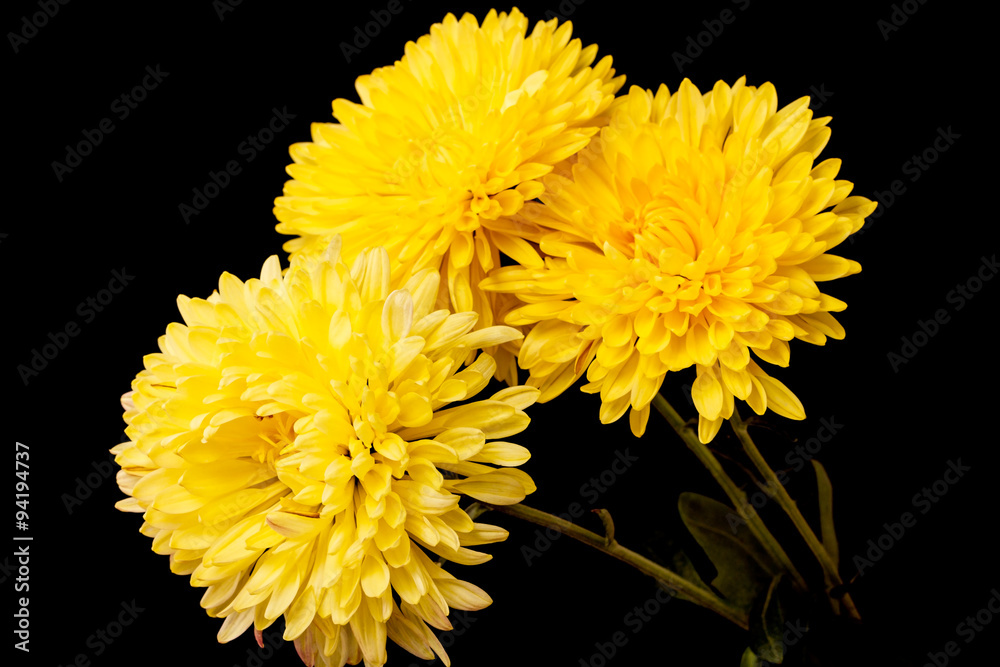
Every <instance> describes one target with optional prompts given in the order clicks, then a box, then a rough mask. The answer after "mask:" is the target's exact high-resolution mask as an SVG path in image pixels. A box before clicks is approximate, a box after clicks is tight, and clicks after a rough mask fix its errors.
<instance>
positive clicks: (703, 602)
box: [488, 504, 749, 630]
mask: <svg viewBox="0 0 1000 667" xmlns="http://www.w3.org/2000/svg"><path fill="white" fill-rule="evenodd" d="M488 507H489V508H490V509H493V510H496V511H497V512H503V513H504V514H509V515H510V516H513V517H517V518H518V519H523V520H525V521H529V522H531V523H533V524H535V525H538V526H542V527H544V528H552V529H554V530H558V531H559V532H560V533H562V534H563V535H567V536H569V537H572V538H573V539H574V540H577V541H579V542H583V543H584V544H586V545H587V546H590V547H593V548H594V549H597V550H598V551H601V552H603V553H606V554H608V555H609V556H613V557H614V558H617V559H618V560H620V561H622V562H624V563H627V564H629V565H631V566H632V567H634V568H635V569H637V570H639V571H640V572H642V573H643V574H646V575H649V576H651V577H653V578H654V579H656V580H658V581H660V582H663V583H664V584H666V585H667V586H669V587H670V588H672V589H673V590H674V591H676V592H677V593H679V594H681V595H683V596H684V598H686V599H688V600H690V601H691V602H694V603H695V604H697V605H700V606H702V607H705V608H706V609H710V610H711V611H714V612H715V613H717V614H718V615H720V616H722V617H723V618H725V619H727V620H730V621H732V622H733V623H735V624H736V625H738V626H739V627H741V628H743V629H744V630H747V629H748V628H749V620H748V618H747V614H746V612H744V611H743V610H741V609H739V608H737V607H734V606H733V605H731V604H730V603H728V602H726V601H725V600H723V599H722V598H720V597H718V596H717V595H715V594H714V593H713V592H712V591H710V590H708V589H707V588H704V587H702V586H699V585H697V584H695V583H692V582H690V581H688V580H687V579H685V578H684V577H682V576H681V575H679V574H677V573H676V572H672V571H670V570H668V569H667V568H665V567H663V566H662V565H660V564H659V563H656V562H654V561H651V560H650V559H648V558H646V557H645V556H641V555H639V554H637V553H636V552H634V551H632V550H631V549H626V548H625V547H623V546H622V545H620V544H618V542H616V541H615V540H614V536H613V535H612V536H604V535H598V534H597V533H594V532H591V531H589V530H587V529H586V528H581V527H580V526H578V525H576V524H575V523H571V522H569V521H566V520H565V519H561V518H559V517H557V516H554V515H552V514H549V513H548V512H543V511H541V510H537V509H535V508H533V507H528V506H527V505H522V504H517V505H488ZM606 515H607V513H606V512H605V513H604V514H602V516H601V518H602V521H604V524H605V526H608V525H609V522H610V517H607V516H606Z"/></svg>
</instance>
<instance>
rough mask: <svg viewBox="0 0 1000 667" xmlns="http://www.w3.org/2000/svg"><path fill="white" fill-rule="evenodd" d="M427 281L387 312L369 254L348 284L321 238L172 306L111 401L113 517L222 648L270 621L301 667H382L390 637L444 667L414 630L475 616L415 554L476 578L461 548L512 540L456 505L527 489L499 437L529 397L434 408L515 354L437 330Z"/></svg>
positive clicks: (467, 333)
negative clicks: (211, 627)
mask: <svg viewBox="0 0 1000 667" xmlns="http://www.w3.org/2000/svg"><path fill="white" fill-rule="evenodd" d="M438 281H439V277H438V274H437V273H436V272H434V271H433V270H430V269H427V270H425V271H421V272H418V273H417V274H416V275H414V276H413V277H412V278H411V279H410V280H409V281H408V283H407V285H406V288H405V289H401V290H396V291H391V292H390V291H389V289H388V285H389V259H388V255H387V254H386V251H385V250H384V249H382V248H377V249H375V250H370V251H365V252H362V253H361V254H360V255H358V257H357V259H356V261H355V262H354V263H353V266H352V267H351V268H348V267H347V265H346V264H344V263H342V262H341V261H340V260H339V239H334V241H333V243H331V246H330V248H329V249H328V251H327V253H326V254H325V255H324V256H323V257H321V258H320V259H307V258H303V259H296V260H294V261H293V262H292V266H291V268H289V269H288V271H286V272H285V274H284V275H282V272H281V268H280V265H279V263H278V259H277V258H276V257H271V258H270V259H269V260H268V261H267V262H266V263H265V264H264V268H263V270H262V272H261V277H260V279H259V280H257V279H252V280H249V281H247V282H246V283H243V282H240V281H239V280H238V279H237V278H235V277H234V276H232V275H230V274H228V273H226V274H223V275H222V277H221V279H220V280H219V289H218V291H217V292H214V293H213V294H212V295H211V296H210V297H209V298H208V299H207V300H202V299H190V298H188V297H184V296H181V297H179V299H178V305H179V307H180V311H181V314H182V315H183V317H184V321H185V322H186V324H178V323H174V324H171V325H170V326H168V327H167V332H166V335H165V336H162V337H161V338H160V340H159V346H160V350H161V352H160V353H158V354H150V355H148V356H146V357H145V359H144V365H145V370H143V371H141V372H140V373H139V374H138V375H137V376H136V379H135V380H134V381H133V383H132V389H133V391H132V392H131V394H130V395H129V396H128V398H127V400H126V401H124V402H123V405H125V408H126V412H125V420H126V422H128V428H127V430H126V433H127V435H128V436H129V438H130V441H129V442H126V443H123V444H122V445H119V446H118V447H115V448H114V449H113V450H112V452H113V453H115V454H116V461H117V462H118V463H119V465H120V466H121V468H122V470H121V472H119V473H118V482H119V485H120V487H121V489H122V491H124V492H125V493H126V494H127V495H128V496H130V497H129V498H127V499H125V500H122V501H120V502H119V503H118V504H117V507H118V508H119V509H121V510H124V511H128V512H142V513H143V519H144V520H145V522H144V523H143V525H142V528H141V532H142V533H143V534H144V535H146V536H148V537H151V538H153V551H155V552H156V553H159V554H163V555H169V556H170V568H171V570H172V571H173V572H175V573H177V574H190V575H191V585H192V586H198V587H207V590H206V591H205V595H204V597H203V598H202V606H203V607H204V608H205V609H206V610H207V611H208V614H209V615H210V616H213V617H215V616H218V617H224V618H225V622H224V623H223V624H222V628H221V629H220V631H219V641H222V642H226V641H229V640H231V639H233V638H234V637H237V636H238V635H240V634H241V633H243V632H244V630H246V629H247V628H248V627H249V626H250V625H251V624H253V625H254V627H255V629H256V631H257V633H258V638H259V637H260V634H259V633H260V631H262V630H263V629H264V628H266V627H268V626H269V625H271V624H272V623H273V622H274V621H275V620H276V619H277V618H278V617H280V616H282V615H284V626H285V630H284V638H285V639H286V640H293V639H294V640H295V645H296V648H297V649H298V651H299V654H300V655H301V656H302V658H303V660H304V661H305V662H306V664H308V665H313V664H316V665H324V666H325V665H335V666H340V665H344V664H352V665H354V664H357V663H358V662H359V661H361V660H364V663H365V665H367V666H369V667H370V666H374V665H382V664H384V663H385V661H386V646H385V645H386V637H388V638H390V639H392V640H393V641H395V642H396V643H397V644H399V645H400V646H402V647H404V648H405V649H407V650H408V651H410V652H412V653H413V654H414V655H417V656H419V657H421V658H425V659H433V657H434V653H437V654H438V655H439V656H440V657H441V659H442V660H443V661H444V662H445V664H448V659H447V655H446V654H445V652H444V649H443V648H442V646H441V644H440V643H439V642H438V640H437V639H436V637H435V636H434V634H433V633H432V632H431V630H430V629H429V628H428V625H430V626H433V627H435V628H438V629H441V630H448V629H450V628H451V626H450V624H449V621H448V618H447V615H448V611H449V608H455V609H463V610H474V609H481V608H483V607H485V606H487V605H488V604H490V602H491V600H490V598H489V596H488V595H487V594H486V593H485V592H484V591H482V590H481V589H479V588H478V587H476V586H474V585H472V584H470V583H467V582H464V581H460V580H458V579H456V578H455V577H453V576H452V575H451V574H449V573H448V572H446V571H445V570H444V569H442V567H441V566H440V565H439V564H438V563H437V562H435V560H432V556H430V555H429V554H436V555H437V556H439V557H441V558H444V559H446V560H450V561H453V562H456V563H461V564H465V565H469V564H477V563H482V562H484V561H487V560H489V559H490V556H489V555H488V554H483V553H480V552H478V551H475V550H472V549H470V548H468V547H471V546H475V545H480V544H488V543H492V542H498V541H502V540H504V539H505V538H506V536H507V532H506V531H505V530H503V529H502V528H498V527H496V526H491V525H486V524H481V523H475V522H473V520H472V518H470V516H469V515H468V514H467V513H466V512H465V511H464V510H463V509H461V508H460V507H459V500H460V497H461V496H462V495H465V496H469V497H471V498H476V499H479V500H482V501H485V502H488V503H495V504H511V503H516V502H519V501H520V500H522V499H523V498H524V496H525V494H526V493H530V492H532V491H533V490H534V488H535V487H534V484H533V483H532V481H531V479H530V478H529V477H528V476H527V475H526V474H525V473H524V472H522V471H520V470H517V469H515V468H513V467H512V466H518V465H520V464H521V463H523V462H524V461H526V460H527V459H528V456H529V454H528V451H527V450H526V449H524V448H523V447H520V446H518V445H515V444H512V443H508V442H504V441H497V440H495V439H496V438H505V437H507V436H510V435H513V434H515V433H519V432H520V431H522V430H523V429H524V428H525V426H527V424H528V417H527V415H526V414H525V413H524V408H526V407H527V406H528V405H530V404H532V403H533V402H534V401H535V399H536V397H537V394H538V391H537V390H536V389H533V388H530V387H512V388H508V389H504V390H502V391H500V392H498V393H496V394H494V395H493V396H492V397H491V398H490V399H488V400H479V401H475V402H468V403H464V404H462V405H459V406H456V407H450V408H449V407H447V406H448V405H449V404H451V403H455V402H457V401H464V400H465V399H467V398H470V397H472V396H474V395H476V394H477V393H478V392H480V391H481V390H482V389H483V388H484V387H485V386H486V385H487V383H488V382H489V380H490V378H491V376H492V375H493V370H494V361H493V359H492V358H490V357H489V356H488V355H485V354H482V355H480V356H479V357H478V359H477V360H476V362H475V363H473V364H472V365H471V366H469V367H467V368H464V369H462V362H463V360H464V359H465V358H466V357H467V355H468V352H469V351H470V350H475V349H477V348H480V347H482V346H485V345H497V344H499V343H502V342H505V341H508V340H511V339H513V338H517V337H519V336H520V334H519V333H518V332H517V331H516V330H514V329H512V328H510V327H504V326H497V327H490V328H487V329H481V330H478V331H472V329H473V327H474V325H475V324H476V321H477V319H478V318H477V315H476V314H475V313H469V312H465V313H457V314H450V313H449V312H448V311H445V310H433V305H434V300H435V295H436V294H437V291H438ZM495 466H499V467H495Z"/></svg>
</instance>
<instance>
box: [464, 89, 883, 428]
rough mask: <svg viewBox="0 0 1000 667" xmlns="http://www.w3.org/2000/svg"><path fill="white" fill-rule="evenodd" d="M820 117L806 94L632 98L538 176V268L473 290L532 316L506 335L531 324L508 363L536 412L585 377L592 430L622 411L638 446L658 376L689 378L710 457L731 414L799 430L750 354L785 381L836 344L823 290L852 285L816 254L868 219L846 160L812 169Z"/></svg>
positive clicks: (834, 259)
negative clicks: (791, 370)
mask: <svg viewBox="0 0 1000 667" xmlns="http://www.w3.org/2000/svg"><path fill="white" fill-rule="evenodd" d="M829 120H830V119H829V118H816V119H814V118H812V112H811V111H810V110H809V98H808V97H803V98H801V99H799V100H796V101H795V102H793V103H792V104H790V105H788V106H786V107H784V108H782V109H781V110H780V111H779V110H778V103H777V95H776V94H775V90H774V87H773V86H772V85H771V84H770V83H765V84H764V85H763V86H761V87H760V88H754V87H753V86H747V85H745V82H744V79H740V80H739V81H737V82H736V84H735V85H734V86H733V87H732V88H730V87H729V86H728V85H726V84H725V83H723V82H721V81H720V82H718V83H717V84H716V85H715V87H714V88H713V89H712V91H711V92H709V93H706V94H704V95H703V94H702V93H700V92H699V91H698V89H697V88H696V87H695V86H694V85H693V84H692V83H691V82H690V81H688V80H687V79H685V80H684V82H683V83H682V84H681V86H680V89H679V90H678V92H677V93H675V94H673V95H671V94H670V92H669V91H668V90H667V88H666V86H660V89H659V90H658V91H657V92H656V94H655V95H654V94H653V93H652V91H647V90H642V89H639V88H636V87H633V88H632V89H631V90H630V91H629V94H628V95H627V96H626V97H625V99H624V100H623V103H622V104H621V105H620V106H616V111H615V113H614V115H613V117H612V119H611V123H610V125H609V126H607V127H605V128H604V129H603V130H602V131H601V135H600V137H599V138H595V139H594V140H593V141H592V142H591V144H590V145H589V146H588V147H587V148H586V149H585V150H584V151H582V152H581V153H580V154H579V155H578V156H577V157H576V159H575V160H570V161H569V162H570V163H571V164H568V165H567V166H566V167H565V168H564V169H563V172H564V173H563V174H558V173H557V174H552V175H550V176H549V177H547V178H546V179H545V187H546V194H543V195H542V197H541V199H542V202H544V204H532V205H531V206H529V207H527V208H526V210H525V216H526V217H527V218H528V219H530V220H531V221H533V222H534V223H535V224H537V225H539V226H541V227H544V228H547V229H548V230H549V233H548V234H546V235H545V236H544V237H543V238H542V240H541V242H540V247H541V250H542V251H543V252H544V253H546V254H547V255H549V257H550V258H549V259H547V260H546V265H545V267H544V268H537V267H533V266H522V267H505V268H502V269H499V270H497V271H495V272H494V274H493V275H492V276H491V277H490V278H488V279H487V280H486V281H484V283H483V284H482V286H483V287H484V288H485V289H488V290H493V291H497V292H508V293H516V294H517V295H518V296H519V297H520V298H521V299H522V300H523V301H526V302H528V304H527V305H523V306H521V307H519V308H517V309H515V310H514V311H512V313H511V314H510V315H509V316H508V317H507V320H506V321H507V323H508V324H511V325H514V326H519V325H529V324H533V323H536V322H537V323H538V324H537V325H535V326H534V328H533V329H532V330H531V332H530V333H529V334H528V335H527V337H526V338H525V340H524V341H523V342H522V345H521V350H520V355H519V358H518V362H519V364H520V365H521V367H522V368H527V369H529V370H530V372H531V377H530V379H529V384H531V385H534V386H538V387H541V389H542V395H541V398H540V400H542V401H545V400H549V399H551V398H553V397H554V396H556V395H558V394H559V393H561V392H562V391H564V390H565V389H566V388H567V387H568V386H570V385H571V384H572V383H573V382H574V381H575V380H576V379H577V378H578V377H580V375H582V374H583V372H584V371H586V373H587V379H588V380H589V381H590V382H589V384H586V385H584V387H583V390H584V391H587V392H600V394H601V400H602V406H601V415H600V416H601V421H602V422H604V423H610V422H612V421H615V420H617V419H618V418H620V417H621V416H622V415H623V414H624V413H625V411H626V410H627V409H628V408H629V406H631V408H632V411H631V413H630V415H629V417H630V422H631V427H632V431H633V433H635V434H636V435H637V436H638V435H641V434H642V433H643V431H644V430H645V425H646V420H647V419H648V416H649V405H650V402H651V401H652V399H653V397H654V396H655V394H656V392H657V391H659V388H660V385H661V384H662V382H663V379H664V377H665V375H666V373H667V372H668V371H678V370H681V369H684V368H688V367H689V366H691V365H694V366H696V368H697V379H696V380H695V381H694V385H693V388H692V397H693V399H694V404H695V406H696V407H697V409H698V413H699V416H700V419H699V436H700V438H701V440H702V441H703V442H708V441H710V440H711V439H712V438H713V437H714V436H715V434H716V433H717V432H718V430H719V427H720V426H721V424H722V420H723V419H724V418H728V417H730V416H732V412H733V407H734V399H740V400H743V401H746V402H747V403H748V404H749V405H750V407H751V408H752V409H753V410H754V411H755V412H756V413H758V414H763V413H764V411H765V410H766V409H767V408H770V409H771V410H773V411H774V412H776V413H778V414H780V415H783V416H785V417H789V418H792V419H802V418H804V416H805V413H804V411H803V408H802V404H801V403H800V402H799V399H798V398H796V397H795V395H794V394H792V393H791V392H790V391H789V390H788V389H787V388H786V387H785V386H784V385H783V384H782V383H781V382H779V381H777V380H775V379H774V378H772V377H770V376H769V375H768V374H767V373H766V372H765V371H764V370H763V369H761V367H760V366H758V365H757V363H756V362H755V361H754V360H753V359H751V357H750V354H749V352H750V351H753V353H754V354H755V355H756V356H757V357H758V358H759V359H762V360H764V361H766V362H768V363H772V364H776V365H778V366H787V365H788V359H789V347H788V341H790V340H792V339H793V338H799V339H802V340H805V341H807V342H810V343H814V344H817V345H823V344H824V343H825V342H826V339H827V337H830V338H837V339H839V338H843V336H844V329H843V327H842V326H841V325H840V324H839V323H838V322H837V320H836V319H834V317H833V316H832V315H831V314H830V313H831V312H836V311H840V310H843V309H844V308H845V307H846V305H847V304H845V303H844V302H842V301H839V300H838V299H835V298H833V297H831V296H829V295H826V294H822V293H821V292H820V290H819V288H818V287H817V285H816V283H817V282H818V281H825V280H833V279H835V278H840V277H842V276H846V275H850V274H853V273H857V272H858V271H860V270H861V266H860V265H859V264H858V263H857V262H855V261H852V260H849V259H844V258H842V257H838V256H836V255H831V254H827V251H828V250H830V249H832V248H833V247H834V246H836V245H837V244H839V243H840V242H842V241H843V240H844V239H845V238H847V236H848V235H850V234H851V233H853V232H856V231H857V230H858V229H860V228H861V226H862V225H863V224H864V219H865V216H867V215H869V214H870V213H871V212H872V211H873V210H874V209H875V204H874V203H872V202H870V201H869V200H867V199H865V198H863V197H849V196H848V195H849V193H850V191H851V189H852V187H853V185H852V184H851V183H849V182H848V181H844V180H837V178H836V177H837V173H838V172H839V170H840V160H837V159H828V160H825V161H823V162H820V163H819V164H815V165H814V161H815V160H816V158H817V156H818V155H819V154H820V151H822V149H823V147H824V146H825V145H826V143H827V141H828V139H829V137H830V130H829V128H827V127H826V124H827V123H828V122H829Z"/></svg>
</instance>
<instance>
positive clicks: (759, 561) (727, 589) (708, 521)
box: [678, 493, 781, 611]
mask: <svg viewBox="0 0 1000 667" xmlns="http://www.w3.org/2000/svg"><path fill="white" fill-rule="evenodd" d="M678 508H679V510H680V515H681V519H682V520H683V521H684V525H685V526H687V529H688V530H689V531H691V534H692V535H693V536H694V539H695V540H696V541H697V542H698V544H699V545H700V546H701V548H702V549H704V551H705V554H706V555H707V556H708V558H709V560H711V561H712V565H714V566H715V570H716V573H717V574H716V577H715V579H713V580H712V585H713V586H715V588H716V589H718V590H719V592H720V593H722V595H723V596H725V598H726V599H727V600H729V601H730V602H731V603H733V604H734V605H736V606H738V607H742V608H743V609H746V610H748V611H749V610H750V608H751V607H752V605H753V603H754V600H756V599H757V597H758V596H759V595H760V594H762V593H763V592H764V591H765V590H767V588H768V585H769V584H770V583H771V580H772V578H773V577H774V576H775V575H777V574H778V573H779V572H780V571H781V569H780V567H779V566H778V565H776V564H775V563H774V561H773V560H772V559H771V557H770V556H769V555H768V554H767V552H766V551H764V548H763V547H762V546H761V544H760V542H758V541H757V538H755V537H754V536H753V534H752V533H751V532H750V529H749V528H748V527H747V525H746V523H745V522H744V521H743V519H742V518H741V517H740V516H739V514H738V513H737V511H736V510H734V509H732V508H731V507H729V506H727V505H724V504H722V503H720V502H719V501H717V500H713V499H712V498H708V497H707V496H702V495H700V494H697V493H682V494H681V496H680V500H679V502H678Z"/></svg>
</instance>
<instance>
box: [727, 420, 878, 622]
mask: <svg viewBox="0 0 1000 667" xmlns="http://www.w3.org/2000/svg"><path fill="white" fill-rule="evenodd" d="M729 421H730V423H731V424H732V426H733V430H734V431H735V432H736V437H737V438H739V441H740V443H741V444H742V445H743V451H745V452H746V453H747V456H748V457H750V460H751V461H752V462H753V464H754V465H755V466H756V467H757V470H759V471H760V474H761V475H763V476H764V480H765V481H766V482H767V487H768V491H769V492H770V493H773V494H774V495H773V497H774V498H775V499H776V500H777V501H778V504H779V505H780V506H781V508H782V509H783V510H785V514H787V515H788V518H790V519H791V520H792V523H793V524H795V528H796V529H797V530H798V531H799V534H800V535H801V536H802V538H803V539H804V540H805V541H806V544H808V545H809V548H810V549H811V550H812V552H813V554H815V556H816V559H817V560H818V561H819V563H820V565H822V566H823V571H824V573H825V574H826V578H827V581H828V582H829V583H830V588H833V587H835V586H842V585H843V583H844V582H843V580H842V579H841V578H840V574H839V573H838V572H837V566H836V564H835V563H834V562H833V559H832V558H831V557H830V553H829V552H828V551H827V550H826V547H824V546H823V543H822V542H821V541H820V540H819V538H817V537H816V533H815V532H814V531H813V529H812V527H811V526H810V525H809V522H807V521H806V518H805V517H804V516H803V515H802V512H800V511H799V507H798V505H797V504H796V502H795V501H794V500H792V497H791V496H789V495H788V491H786V490H785V487H784V485H782V484H781V482H780V481H779V480H778V476H777V475H776V474H775V473H774V471H773V470H771V467H770V466H769V465H768V464H767V461H766V460H765V459H764V456H763V455H762V454H761V453H760V450H758V449H757V445H756V444H754V441H753V438H751V437H750V433H749V431H748V430H747V425H746V423H745V422H744V421H743V420H742V419H740V415H739V413H738V412H736V411H735V410H733V416H732V417H731V418H730V420H729ZM840 601H841V604H843V605H844V609H845V610H846V611H847V614H848V616H850V617H851V618H853V619H856V620H860V619H861V615H860V614H859V613H858V609H857V607H855V606H854V601H853V600H851V596H850V594H845V595H844V596H843V597H842V598H841V600H840Z"/></svg>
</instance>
